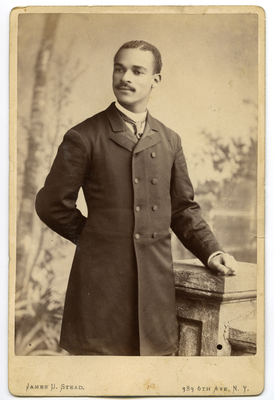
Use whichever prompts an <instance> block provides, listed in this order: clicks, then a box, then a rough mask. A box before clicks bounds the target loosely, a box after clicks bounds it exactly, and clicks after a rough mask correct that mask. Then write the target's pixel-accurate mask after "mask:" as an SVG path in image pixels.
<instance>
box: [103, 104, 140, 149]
mask: <svg viewBox="0 0 274 400" xmlns="http://www.w3.org/2000/svg"><path fill="white" fill-rule="evenodd" d="M106 114H107V117H108V120H109V122H110V125H111V128H112V131H110V134H109V137H110V139H111V140H113V141H114V142H115V143H117V144H119V145H120V146H122V147H124V148H125V149H127V150H129V151H130V152H132V151H133V149H134V147H135V143H134V142H132V141H131V140H130V139H128V138H127V137H126V136H125V135H123V133H122V132H124V131H125V125H124V121H123V120H122V118H121V117H120V115H119V112H118V111H117V109H116V107H115V104H114V103H111V105H110V106H109V107H108V108H107V109H106Z"/></svg>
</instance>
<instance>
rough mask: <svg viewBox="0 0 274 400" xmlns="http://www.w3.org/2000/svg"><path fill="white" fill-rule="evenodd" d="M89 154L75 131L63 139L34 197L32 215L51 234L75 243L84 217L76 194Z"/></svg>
mask: <svg viewBox="0 0 274 400" xmlns="http://www.w3.org/2000/svg"><path fill="white" fill-rule="evenodd" d="M89 157H90V152H89V151H88V146H87V144H86V143H85V142H84V139H83V137H82V136H81V135H80V133H78V132H77V131H75V130H70V131H68V132H67V133H66V135H65V136H64V140H63V142H62V143H61V145H60V146H59V149H58V152H57V155H56V158H55V160H54V162H53V165H52V168H51V170H50V172H49V175H48V176H47V178H46V181H45V185H44V187H43V188H42V189H41V190H40V191H39V193H38V194H37V197H36V204H35V206H36V212H37V214H38V216H39V217H40V219H41V220H42V221H43V222H44V223H45V224H46V225H47V226H48V227H49V228H51V229H52V230H53V231H55V232H57V233H58V234H59V235H61V236H63V237H64V238H66V239H68V240H70V241H72V242H73V243H75V244H77V242H78V240H79V236H80V234H81V231H82V229H83V227H84V225H85V222H86V217H84V216H83V215H82V214H81V212H80V211H79V210H78V209H77V207H76V200H77V197H78V192H79V189H80V187H81V186H82V184H83V182H84V179H85V174H86V171H87V168H88V166H89V164H90V160H89Z"/></svg>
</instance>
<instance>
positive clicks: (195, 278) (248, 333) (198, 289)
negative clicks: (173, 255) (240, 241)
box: [174, 260, 256, 356]
mask: <svg viewBox="0 0 274 400" xmlns="http://www.w3.org/2000/svg"><path fill="white" fill-rule="evenodd" d="M174 273H175V286H176V297H177V317H178V322H179V354H178V355H179V356H231V355H250V354H255V352H256V266H255V265H254V264H247V263H239V271H238V273H237V275H235V276H217V275H216V274H214V273H213V272H212V271H211V270H209V269H208V268H206V267H204V266H202V264H200V262H199V261H196V260H187V261H175V262H174Z"/></svg>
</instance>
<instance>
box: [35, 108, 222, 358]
mask: <svg viewBox="0 0 274 400" xmlns="http://www.w3.org/2000/svg"><path fill="white" fill-rule="evenodd" d="M125 129H126V127H125V123H124V121H123V120H122V118H121V117H120V114H119V112H118V110H117V109H116V107H115V105H114V103H112V104H111V105H110V107H109V108H108V109H107V110H105V111H103V112H101V113H99V114H97V115H95V116H93V117H91V118H89V119H87V120H86V121H84V122H82V123H80V124H79V125H77V126H75V127H74V128H72V129H71V130H69V131H68V132H67V133H66V135H65V136H64V140H63V142H62V144H61V145H60V147H59V149H58V153H57V156H56V158H55V161H54V163H53V166H52V169H51V171H50V173H49V175H48V177H47V179H46V182H45V186H44V187H43V188H42V189H41V190H40V192H39V193H38V195H37V201H36V210H37V213H38V215H39V217H40V218H41V219H42V221H44V222H45V223H46V224H47V225H48V226H49V227H50V228H51V229H53V230H54V231H56V232H57V233H59V234H60V235H62V236H63V237H65V238H67V239H69V240H71V241H72V242H74V243H75V244H76V245H77V247H76V252H75V257H74V261H73V265H72V270H71V274H70V278H69V283H68V288H67V294H66V301H65V307H64V316H63V323H62V332H61V340H60V346H61V347H63V348H65V349H67V350H68V351H70V352H71V353H73V354H87V355H96V354H98V355H99V354H100V355H135V354H136V355H138V354H140V355H148V356H149V355H167V354H170V353H173V352H174V351H176V349H177V342H178V332H177V322H176V312H175V289H174V274H173V269H172V256H171V243H170V239H171V234H170V228H171V229H172V230H173V231H174V232H175V234H176V235H177V236H178V237H179V239H180V240H181V241H182V243H183V244H184V245H185V246H186V247H187V248H188V249H189V250H190V251H191V252H192V253H194V254H195V255H196V256H197V257H198V258H199V259H200V260H201V261H202V262H203V263H204V264H206V263H207V259H208V257H209V256H210V254H212V253H213V252H215V251H217V250H221V248H220V245H219V244H218V242H217V241H216V239H215V237H214V235H213V234H212V232H211V230H210V228H209V227H208V225H207V224H206V223H205V221H204V220H203V219H202V217H201V213H200V208H199V206H198V204H197V203H196V202H195V201H194V198H193V188H192V185H191V182H190V179H189V176H188V172H187V167H186V162H185V157H184V154H183V151H182V147H181V140H180V137H179V136H178V135H177V134H176V133H175V132H173V131H171V130H170V129H168V128H167V127H165V126H164V125H163V124H162V123H160V122H159V121H158V120H156V119H154V118H152V117H151V116H150V115H149V114H148V117H147V124H146V128H145V129H146V136H145V137H143V138H142V139H141V140H140V141H139V142H138V143H137V144H136V145H135V143H133V142H132V141H131V140H129V139H128V138H127V137H126V136H125V135H124V134H123V132H124V131H125ZM81 187H82V188H83V192H84V196H85V199H86V203H87V208H88V217H87V218H85V217H84V216H83V215H82V214H81V213H80V211H79V210H78V209H77V208H76V205H75V204H76V200H77V195H78V191H79V189H80V188H81Z"/></svg>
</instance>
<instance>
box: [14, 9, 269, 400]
mask: <svg viewBox="0 0 274 400" xmlns="http://www.w3.org/2000/svg"><path fill="white" fill-rule="evenodd" d="M11 32H12V34H11V45H12V44H14V47H13V48H11V59H10V60H11V64H10V65H11V67H10V68H11V74H13V75H11V76H14V81H13V82H11V88H12V90H11V98H10V99H11V105H13V106H14V108H15V109H16V112H15V114H14V115H13V117H14V118H13V120H12V122H11V131H10V142H11V153H10V155H11V165H12V173H11V177H10V179H11V197H10V204H11V206H12V209H11V210H12V211H11V213H10V221H11V228H10V241H11V243H12V247H11V266H10V271H11V272H10V276H11V277H10V314H9V316H10V336H9V353H10V354H9V356H10V377H9V381H10V388H12V389H10V390H11V392H12V393H13V394H15V395H20V396H22V395H24V396H26V395H28V396H87V395H93V396H94V395H106V396H111V395H123V396H124V395H149V396H155V395H177V396H178V395H181V396H186V395H188V396H197V395H199V396H201V395H203V396H212V395H214V396H217V395H226V396H228V395H233V396H236V395H237V396H239V395H246V396H247V395H255V394H259V393H260V392H261V391H262V390H263V379H264V368H263V362H264V361H263V360H264V319H263V315H264V308H263V290H264V289H263V288H264V58H263V56H264V40H265V38H264V12H263V9H261V8H259V7H211V8H209V9H207V10H206V11H205V9H204V8H203V7H104V8H102V7H94V8H92V9H90V8H85V7H56V8H54V7H27V8H17V9H14V10H13V11H12V14H11ZM12 40H14V42H13V41H12ZM110 356H111V357H110ZM167 356H169V357H168V358H166V357H167ZM186 363H188V364H187V365H188V367H189V369H188V371H187V372H186V376H187V377H188V378H187V381H186V380H185V379H183V380H179V379H176V384H174V383H172V382H173V381H172V378H171V374H170V371H176V372H177V373H179V371H181V369H182V368H187V367H186ZM22 365H28V367H26V371H23V372H22V375H21V376H20V378H19V379H18V376H17V377H16V379H15V376H16V374H15V371H16V370H17V371H18V368H21V367H19V366H22ZM235 366H237V367H235ZM55 368H56V370H57V371H58V373H57V374H56V378H54V375H53V370H54V369H55ZM63 368H64V371H66V377H67V382H65V381H64V375H65V374H63V377H62V374H61V369H63ZM65 368H67V369H65ZM86 368H90V370H89V374H85V373H83V370H84V371H85V369H86ZM110 368H111V370H113V374H111V376H110V377H109V378H108V379H110V381H108V384H107V385H106V383H105V382H104V379H105V373H103V371H104V372H105V371H106V370H108V369H110ZM115 368H116V369H117V370H118V369H122V370H123V371H124V370H125V371H127V373H129V381H128V382H131V379H132V378H131V376H135V378H136V379H134V382H135V385H132V386H130V387H129V386H128V385H129V383H128V382H126V379H125V380H123V381H122V382H120V383H119V385H118V384H117V383H116V384H115V382H116V381H117V374H118V371H116V372H115ZM158 368H159V371H160V372H159V371H158ZM194 368H195V369H197V368H199V371H202V372H201V374H200V379H199V380H197V377H196V378H195V377H194V376H193V374H192V371H193V369H194ZM207 368H208V371H206V369H207ZM130 369H132V372H130V371H129V370H130ZM156 369H157V379H156V380H155V374H156ZM226 369H229V374H228V377H227V382H224V381H223V380H222V379H219V378H218V377H219V376H221V373H222V372H223V371H225V370H226ZM237 369H239V370H240V371H242V374H241V376H239V374H237ZM42 370H43V372H42ZM145 370H147V372H148V375H147V376H148V378H147V380H145V381H144V384H141V382H142V381H143V373H144V371H145ZM45 371H46V372H45ZM67 371H68V372H67ZM95 371H96V372H95ZM167 373H168V374H170V375H167V376H168V377H169V378H168V379H165V382H162V378H161V376H162V377H163V376H166V374H167ZM212 373H213V374H215V373H216V375H215V378H212ZM90 374H93V375H92V376H96V378H94V379H93V381H92V382H90V376H91V375H90ZM131 374H132V375H131ZM136 374H137V375H136ZM218 374H219V375H218ZM97 375H98V376H97ZM136 376H137V377H136ZM34 377H35V378H34ZM75 377H76V379H75ZM175 378H176V373H174V379H175ZM237 379H238V381H237ZM110 382H114V385H110ZM155 382H156V383H155ZM188 382H189V383H188ZM217 382H218V383H217ZM220 382H222V383H220ZM104 385H105V386H104ZM103 388H104V389H103ZM201 391H202V392H203V393H201Z"/></svg>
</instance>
